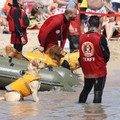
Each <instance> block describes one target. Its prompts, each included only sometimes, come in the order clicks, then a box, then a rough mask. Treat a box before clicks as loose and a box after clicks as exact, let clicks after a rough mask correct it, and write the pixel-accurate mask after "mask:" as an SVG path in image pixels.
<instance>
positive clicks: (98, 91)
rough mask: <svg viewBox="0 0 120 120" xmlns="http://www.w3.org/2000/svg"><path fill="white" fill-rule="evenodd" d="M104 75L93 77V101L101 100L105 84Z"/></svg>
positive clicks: (99, 101)
mask: <svg viewBox="0 0 120 120" xmlns="http://www.w3.org/2000/svg"><path fill="white" fill-rule="evenodd" d="M105 81H106V77H100V78H96V79H95V83H94V100H93V103H101V102H102V94H103V89H104V86H105Z"/></svg>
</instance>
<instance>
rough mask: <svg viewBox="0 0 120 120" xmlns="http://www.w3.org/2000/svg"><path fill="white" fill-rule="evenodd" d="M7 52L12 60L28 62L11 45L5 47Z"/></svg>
mask: <svg viewBox="0 0 120 120" xmlns="http://www.w3.org/2000/svg"><path fill="white" fill-rule="evenodd" d="M5 52H6V54H7V56H8V57H10V58H16V59H20V60H27V59H26V58H25V57H24V56H23V55H22V53H21V52H18V51H17V50H16V49H15V48H13V47H12V46H11V45H7V46H6V47H5Z"/></svg>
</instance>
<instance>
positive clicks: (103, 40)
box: [100, 36, 110, 63]
mask: <svg viewBox="0 0 120 120" xmlns="http://www.w3.org/2000/svg"><path fill="white" fill-rule="evenodd" d="M100 46H101V48H102V51H103V55H104V59H105V63H107V62H108V61H109V59H110V51H109V47H108V44H107V40H106V38H105V37H104V36H102V37H101V38H100Z"/></svg>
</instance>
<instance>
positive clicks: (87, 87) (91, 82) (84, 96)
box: [79, 78, 95, 103]
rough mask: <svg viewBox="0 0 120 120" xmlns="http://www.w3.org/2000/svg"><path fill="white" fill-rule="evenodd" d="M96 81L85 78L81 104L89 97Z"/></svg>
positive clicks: (80, 98) (80, 99)
mask: <svg viewBox="0 0 120 120" xmlns="http://www.w3.org/2000/svg"><path fill="white" fill-rule="evenodd" d="M94 82H95V79H89V78H84V88H83V90H82V92H81V93H80V96H79V103H85V102H86V100H87V97H88V94H89V93H90V91H91V89H92V87H93V85H94Z"/></svg>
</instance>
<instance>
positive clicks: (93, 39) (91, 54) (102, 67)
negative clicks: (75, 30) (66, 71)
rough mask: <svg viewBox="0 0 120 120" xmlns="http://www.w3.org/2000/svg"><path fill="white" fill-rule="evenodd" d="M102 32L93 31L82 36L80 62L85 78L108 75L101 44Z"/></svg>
mask: <svg viewBox="0 0 120 120" xmlns="http://www.w3.org/2000/svg"><path fill="white" fill-rule="evenodd" d="M101 36H102V35H101V34H99V33H96V32H93V33H86V34H83V35H81V36H80V48H79V52H80V63H81V68H82V71H83V73H84V76H85V78H99V77H103V76H106V74H107V70H106V63H105V59H104V55H103V52H102V48H101V46H100V38H101Z"/></svg>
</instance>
